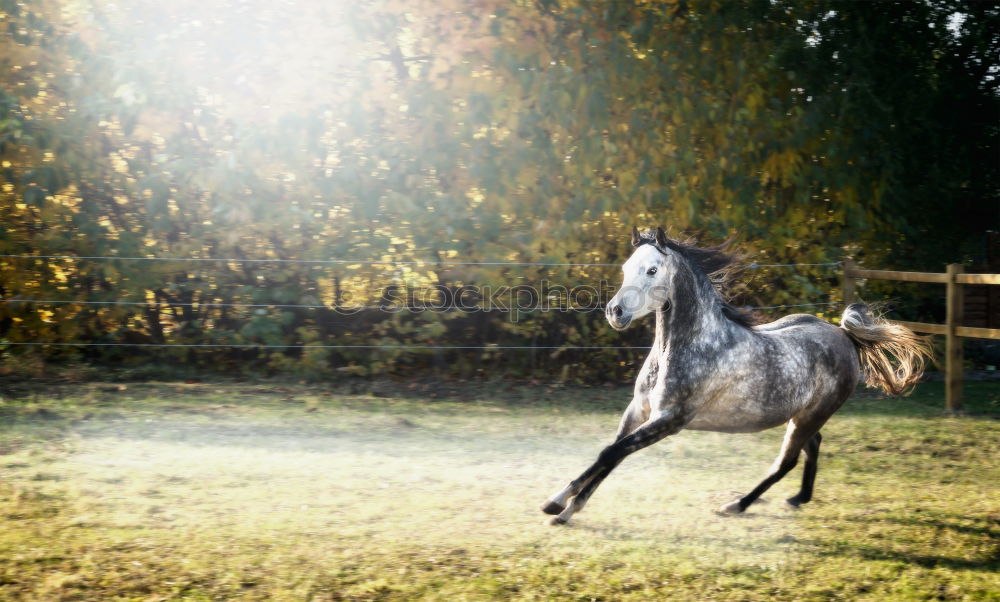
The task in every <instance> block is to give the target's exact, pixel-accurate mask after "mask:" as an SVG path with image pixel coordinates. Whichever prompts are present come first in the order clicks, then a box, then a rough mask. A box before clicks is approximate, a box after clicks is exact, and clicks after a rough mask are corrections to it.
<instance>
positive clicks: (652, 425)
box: [546, 412, 687, 524]
mask: <svg viewBox="0 0 1000 602" xmlns="http://www.w3.org/2000/svg"><path fill="white" fill-rule="evenodd" d="M685 424H687V420H686V419H685V418H683V417H682V416H680V415H678V414H676V413H674V412H664V413H662V414H660V415H659V416H657V417H656V418H653V419H651V420H648V421H647V422H645V423H644V424H643V425H642V426H640V427H639V428H637V429H635V430H634V431H633V432H631V433H630V434H628V435H625V436H624V437H622V438H620V439H618V440H617V441H615V442H614V443H612V444H611V445H609V446H607V447H605V448H604V450H603V451H601V453H600V455H599V456H598V457H597V461H596V462H594V464H593V465H591V467H590V468H588V469H587V470H586V471H584V473H583V474H582V475H580V478H579V479H577V481H574V482H580V483H581V485H580V487H579V488H578V489H577V490H576V493H574V494H573V495H572V496H567V497H566V498H565V499H566V500H568V499H569V497H572V498H573V499H572V501H571V502H569V503H568V504H567V503H566V502H565V501H564V502H563V503H564V505H565V509H564V510H563V511H562V512H560V513H559V515H558V516H556V517H555V518H554V519H552V523H553V524H565V523H566V522H567V521H569V519H570V517H571V516H573V514H574V513H576V512H579V511H580V510H582V509H583V506H584V505H585V504H586V503H587V500H588V499H590V496H591V494H593V493H594V490H595V489H597V486H598V485H600V484H601V482H602V481H603V480H604V479H605V478H606V477H607V476H608V475H609V474H611V471H612V470H614V469H615V467H616V466H618V465H619V464H620V463H621V461H622V460H624V459H625V458H626V457H628V456H629V455H630V454H632V453H635V452H637V451H639V450H640V449H643V448H644V447H648V446H650V445H652V444H654V443H656V442H657V441H659V440H661V439H663V438H664V437H667V436H670V435H673V434H674V433H676V432H677V431H679V430H681V429H682V428H684V425H685ZM564 491H565V490H564ZM546 510H548V508H546ZM550 514H551V512H550Z"/></svg>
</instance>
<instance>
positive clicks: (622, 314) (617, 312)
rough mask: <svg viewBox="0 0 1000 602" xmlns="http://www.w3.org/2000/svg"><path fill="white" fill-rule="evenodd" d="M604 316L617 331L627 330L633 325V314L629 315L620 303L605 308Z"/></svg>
mask: <svg viewBox="0 0 1000 602" xmlns="http://www.w3.org/2000/svg"><path fill="white" fill-rule="evenodd" d="M604 316H605V317H606V318H607V319H608V324H611V327H612V328H614V329H615V330H625V329H626V328H628V325H629V324H631V323H632V314H631V313H627V312H626V311H625V310H624V309H622V306H621V304H620V303H614V304H609V305H608V306H607V307H605V308H604Z"/></svg>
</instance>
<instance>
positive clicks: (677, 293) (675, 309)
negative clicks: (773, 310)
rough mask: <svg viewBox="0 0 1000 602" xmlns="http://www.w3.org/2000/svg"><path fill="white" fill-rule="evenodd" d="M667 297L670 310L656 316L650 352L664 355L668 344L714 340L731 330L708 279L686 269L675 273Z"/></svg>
mask: <svg viewBox="0 0 1000 602" xmlns="http://www.w3.org/2000/svg"><path fill="white" fill-rule="evenodd" d="M671 289H672V290H671V293H670V303H669V305H670V309H669V310H665V309H664V308H660V309H659V310H657V312H656V337H655V339H654V344H653V346H654V348H656V349H659V350H661V351H666V350H667V348H668V347H669V346H671V345H672V344H675V343H676V344H691V343H694V342H696V341H697V340H698V339H699V338H701V337H705V336H710V337H716V336H718V335H719V334H721V333H720V332H719V329H720V328H721V329H725V328H727V327H729V326H731V322H730V321H729V320H727V319H726V317H725V316H724V315H722V304H721V302H720V299H719V294H718V293H717V292H716V291H715V288H714V287H713V286H712V283H711V282H710V281H709V280H708V278H707V277H706V276H705V275H703V274H700V273H696V272H695V271H694V270H693V269H692V268H691V267H689V266H686V265H685V266H682V267H680V268H678V269H677V271H676V272H675V276H674V281H673V286H672V287H671Z"/></svg>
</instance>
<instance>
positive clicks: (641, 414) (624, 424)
mask: <svg viewBox="0 0 1000 602" xmlns="http://www.w3.org/2000/svg"><path fill="white" fill-rule="evenodd" d="M648 418H649V404H648V403H647V402H646V400H644V399H640V398H638V397H637V398H635V399H633V400H632V402H631V403H630V404H629V406H628V408H626V409H625V413H624V414H622V419H621V422H620V423H619V424H618V432H617V433H616V434H615V441H620V440H621V439H622V438H623V437H625V436H626V435H628V434H630V433H631V432H633V431H634V430H635V429H637V428H638V427H640V426H641V425H642V424H643V423H644V422H646V420H647V419H648ZM602 470H603V469H602V467H599V466H598V465H597V463H595V464H593V465H592V466H591V467H590V468H588V469H587V470H586V471H584V473H583V474H582V475H580V476H579V478H577V479H575V480H573V481H571V482H570V483H569V485H566V487H563V488H562V490H561V491H559V493H556V494H555V495H553V496H552V497H550V498H549V499H547V500H545V503H544V504H542V512H544V513H546V514H560V513H562V512H563V511H564V510H566V504H567V502H568V501H569V499H570V498H571V497H573V496H575V495H577V494H579V493H580V490H582V489H583V488H584V487H585V486H587V485H588V484H589V483H590V482H591V481H592V480H593V479H594V478H596V476H597V474H598V473H599V472H601V471H602ZM609 472H611V470H606V471H605V474H604V476H607V473H609ZM600 478H601V479H603V478H604V477H603V476H602V477H600Z"/></svg>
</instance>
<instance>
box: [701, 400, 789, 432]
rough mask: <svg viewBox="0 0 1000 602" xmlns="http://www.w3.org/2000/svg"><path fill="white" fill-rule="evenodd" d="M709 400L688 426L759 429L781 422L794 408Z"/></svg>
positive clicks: (724, 430)
mask: <svg viewBox="0 0 1000 602" xmlns="http://www.w3.org/2000/svg"><path fill="white" fill-rule="evenodd" d="M719 401H720V402H719V403H712V404H707V405H706V406H704V407H702V408H701V409H700V410H699V411H698V412H697V413H696V414H695V416H694V419H693V420H692V421H691V422H689V423H688V425H687V426H686V427H684V428H687V429H691V430H695V431H716V432H720V433H756V432H758V431H763V430H766V429H769V428H774V427H776V426H780V425H782V424H784V423H785V422H788V419H789V418H790V417H791V415H792V414H793V412H792V408H788V407H781V406H766V405H763V404H759V403H752V402H747V401H746V400H740V403H731V402H730V403H726V401H728V400H719Z"/></svg>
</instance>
